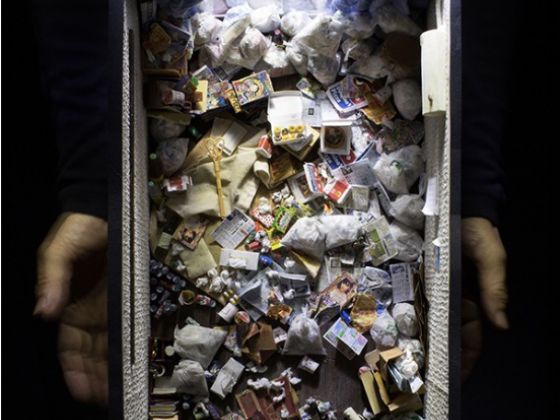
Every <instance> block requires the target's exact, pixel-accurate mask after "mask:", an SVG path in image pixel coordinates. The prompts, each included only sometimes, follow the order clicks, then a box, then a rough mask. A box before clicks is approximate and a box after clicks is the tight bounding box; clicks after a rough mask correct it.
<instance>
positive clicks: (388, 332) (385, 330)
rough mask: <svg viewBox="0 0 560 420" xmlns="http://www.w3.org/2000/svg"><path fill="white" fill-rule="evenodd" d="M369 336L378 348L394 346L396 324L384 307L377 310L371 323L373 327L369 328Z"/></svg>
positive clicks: (395, 341)
mask: <svg viewBox="0 0 560 420" xmlns="http://www.w3.org/2000/svg"><path fill="white" fill-rule="evenodd" d="M369 333H370V334H371V338H373V341H374V342H375V346H376V347H377V348H378V349H380V350H384V349H388V348H391V347H395V345H396V344H397V337H398V335H399V334H398V331H397V324H396V323H395V320H394V319H393V317H392V316H391V315H390V314H389V312H387V310H385V309H381V310H379V312H378V315H377V318H376V320H375V322H374V323H373V327H371V330H369Z"/></svg>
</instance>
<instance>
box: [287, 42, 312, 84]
mask: <svg viewBox="0 0 560 420" xmlns="http://www.w3.org/2000/svg"><path fill="white" fill-rule="evenodd" d="M286 57H287V58H288V60H289V61H290V63H291V64H292V66H293V67H294V69H295V70H296V71H297V72H298V73H299V74H301V75H302V76H305V75H306V74H307V61H308V60H307V54H306V53H305V52H304V51H303V50H302V49H301V47H300V46H299V45H298V44H294V43H292V42H288V43H287V45H286Z"/></svg>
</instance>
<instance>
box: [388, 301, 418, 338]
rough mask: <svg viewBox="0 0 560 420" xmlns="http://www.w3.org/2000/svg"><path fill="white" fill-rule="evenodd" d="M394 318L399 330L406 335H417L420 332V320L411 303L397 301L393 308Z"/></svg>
mask: <svg viewBox="0 0 560 420" xmlns="http://www.w3.org/2000/svg"><path fill="white" fill-rule="evenodd" d="M392 315H393V319H394V320H395V323H396V324H397V329H398V330H399V332H400V333H401V334H402V335H404V336H406V337H415V336H416V334H418V321H417V319H416V311H415V310H414V306H412V305H411V304H410V303H405V302H402V303H397V304H396V305H395V306H394V307H393V310H392Z"/></svg>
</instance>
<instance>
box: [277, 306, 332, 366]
mask: <svg viewBox="0 0 560 420" xmlns="http://www.w3.org/2000/svg"><path fill="white" fill-rule="evenodd" d="M282 354H285V355H298V356H304V355H306V354H312V355H313V354H315V355H325V354H326V352H325V348H324V346H323V339H322V337H321V330H320V329H319V325H318V324H317V321H315V320H314V319H312V318H309V316H308V315H307V313H306V312H303V313H301V314H299V315H297V316H296V317H295V318H294V319H293V321H292V322H291V324H290V329H289V330H288V338H287V339H286V344H284V349H283V350H282Z"/></svg>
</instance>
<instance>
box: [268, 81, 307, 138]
mask: <svg viewBox="0 0 560 420" xmlns="http://www.w3.org/2000/svg"><path fill="white" fill-rule="evenodd" d="M268 121H269V122H270V126H271V133H272V143H273V144H274V145H287V144H289V145H296V144H297V145H301V144H305V143H306V142H309V141H310V140H311V138H310V136H309V134H308V131H307V128H306V126H305V123H304V121H303V95H302V93H301V92H299V91H297V90H286V91H282V92H274V93H271V94H270V96H269V97H268Z"/></svg>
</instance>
